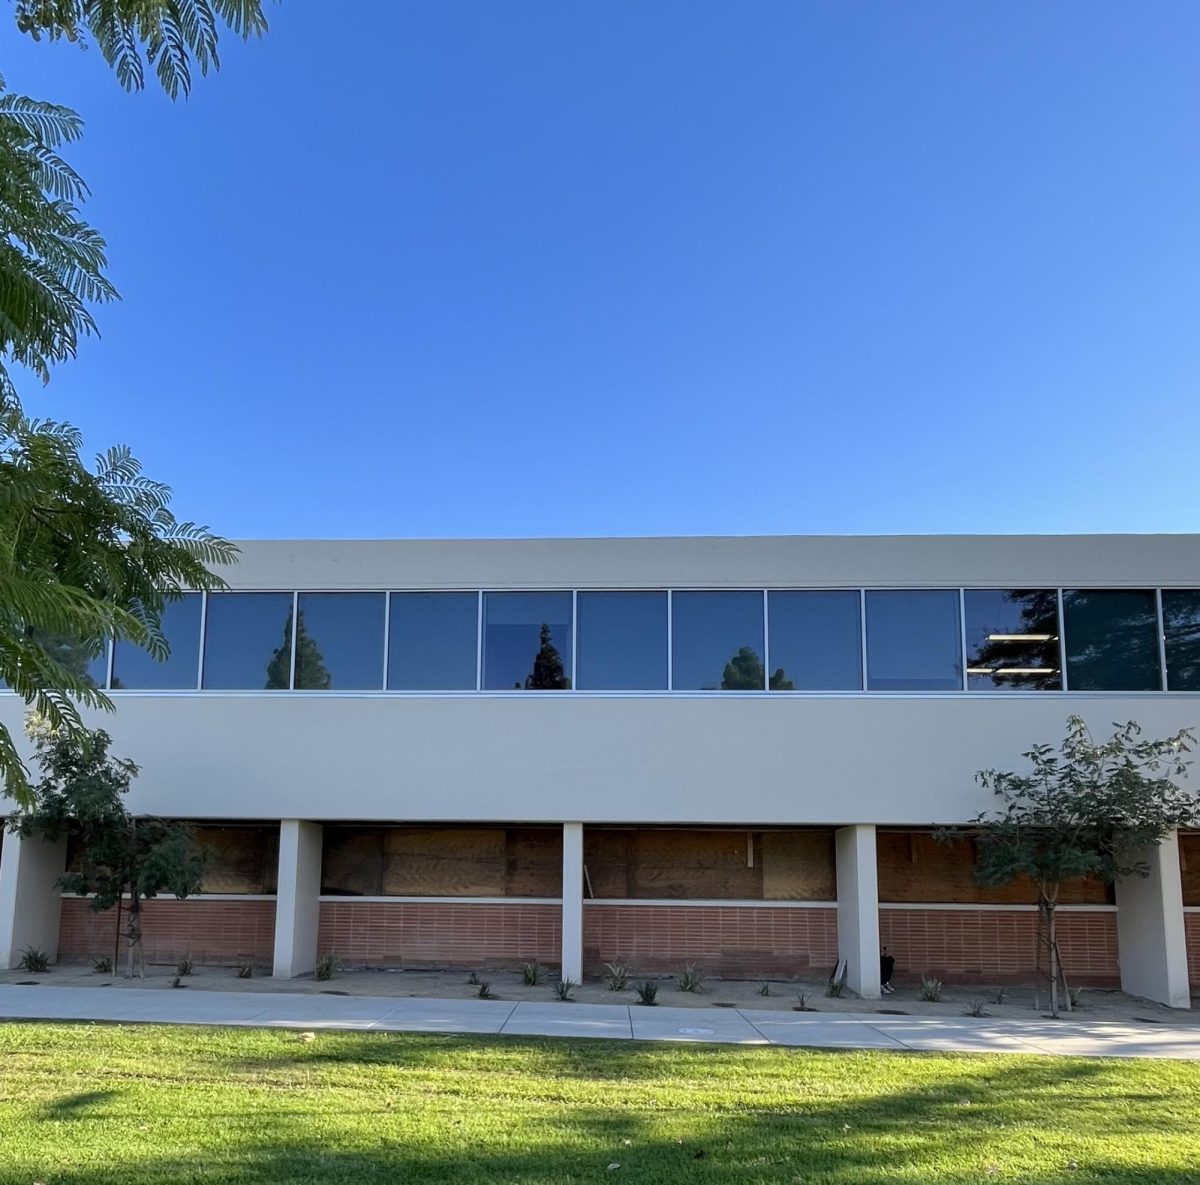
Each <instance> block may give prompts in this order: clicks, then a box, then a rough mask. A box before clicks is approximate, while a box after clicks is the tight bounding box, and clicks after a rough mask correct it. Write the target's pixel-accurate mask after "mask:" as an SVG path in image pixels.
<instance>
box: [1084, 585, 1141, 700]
mask: <svg viewBox="0 0 1200 1185" xmlns="http://www.w3.org/2000/svg"><path fill="white" fill-rule="evenodd" d="M1063 618H1064V620H1063V640H1064V641H1065V642H1066V647H1067V686H1068V687H1069V688H1070V689H1071V690H1072V691H1159V690H1161V688H1162V678H1161V675H1160V672H1159V663H1158V608H1157V605H1156V603H1155V596H1154V593H1153V591H1151V590H1148V589H1071V590H1065V591H1064V592H1063Z"/></svg>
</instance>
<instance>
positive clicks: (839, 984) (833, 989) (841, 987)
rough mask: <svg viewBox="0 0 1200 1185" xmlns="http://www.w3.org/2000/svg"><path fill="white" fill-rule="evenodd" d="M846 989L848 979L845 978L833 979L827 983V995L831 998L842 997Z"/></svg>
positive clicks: (837, 998)
mask: <svg viewBox="0 0 1200 1185" xmlns="http://www.w3.org/2000/svg"><path fill="white" fill-rule="evenodd" d="M845 990H846V981H845V980H844V979H831V980H830V981H829V982H828V983H827V984H826V985H825V995H826V996H828V997H829V999H831V1000H839V999H841V995H842V993H843V992H844V991H845Z"/></svg>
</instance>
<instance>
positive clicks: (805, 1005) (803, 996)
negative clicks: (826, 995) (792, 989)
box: [795, 992, 816, 1012]
mask: <svg viewBox="0 0 1200 1185" xmlns="http://www.w3.org/2000/svg"><path fill="white" fill-rule="evenodd" d="M795 1007H796V1011H797V1012H816V1009H815V1008H813V1007H812V1005H811V1004H809V1002H808V992H797V993H796V1005H795Z"/></svg>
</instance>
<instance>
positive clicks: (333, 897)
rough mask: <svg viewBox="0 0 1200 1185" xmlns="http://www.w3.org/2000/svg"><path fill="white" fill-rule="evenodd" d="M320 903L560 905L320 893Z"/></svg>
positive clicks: (555, 901)
mask: <svg viewBox="0 0 1200 1185" xmlns="http://www.w3.org/2000/svg"><path fill="white" fill-rule="evenodd" d="M317 900H318V901H320V903H321V904H322V905H562V898H561V897H354V896H350V895H349V894H347V895H344V896H343V895H342V894H340V893H322V894H321V896H320V897H319V898H318V899H317Z"/></svg>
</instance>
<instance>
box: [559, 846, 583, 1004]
mask: <svg viewBox="0 0 1200 1185" xmlns="http://www.w3.org/2000/svg"><path fill="white" fill-rule="evenodd" d="M562 977H563V979H573V980H574V981H575V982H576V983H582V982H583V824H582V823H564V824H563V868H562Z"/></svg>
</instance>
